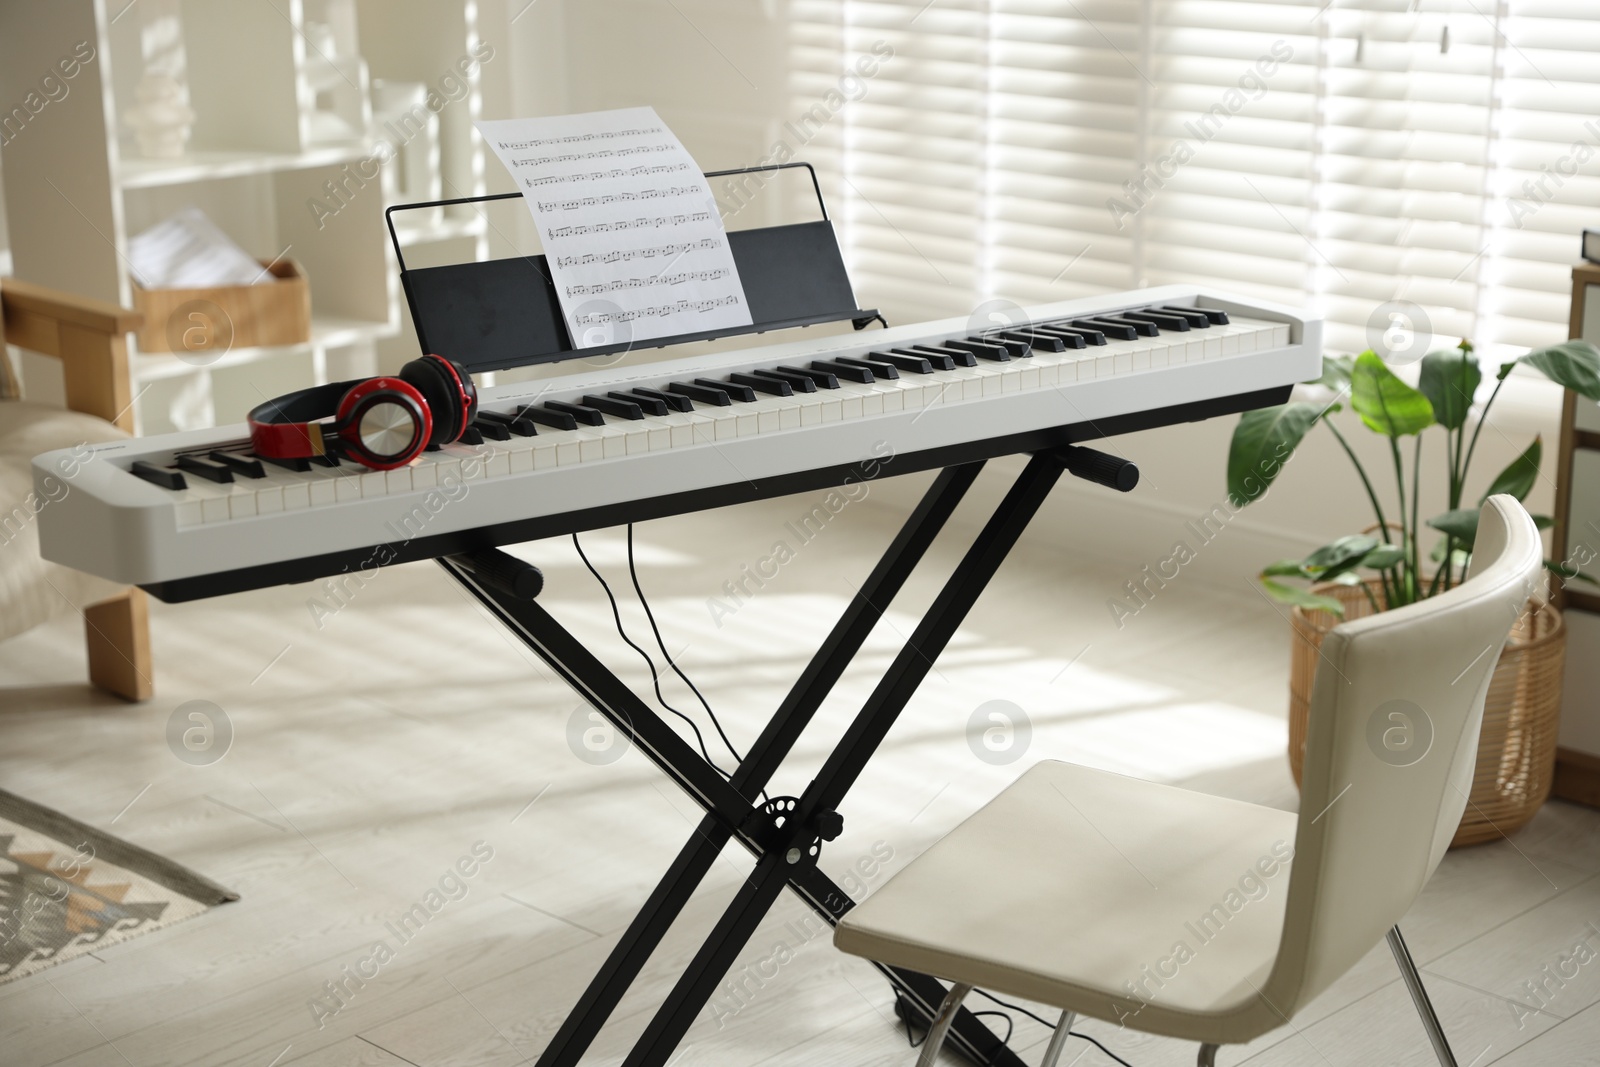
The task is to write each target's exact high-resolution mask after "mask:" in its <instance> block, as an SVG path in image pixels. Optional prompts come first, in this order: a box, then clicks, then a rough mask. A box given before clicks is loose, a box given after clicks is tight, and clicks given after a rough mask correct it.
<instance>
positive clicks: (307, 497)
mask: <svg viewBox="0 0 1600 1067" xmlns="http://www.w3.org/2000/svg"><path fill="white" fill-rule="evenodd" d="M1028 314H1029V324H1028V325H1026V326H1021V327H1016V328H1005V329H992V330H985V331H983V332H981V333H974V332H972V331H971V329H970V328H968V326H967V324H966V322H965V321H964V320H961V319H951V320H946V321H944V322H936V323H924V324H918V325H912V326H902V327H897V328H894V329H889V330H872V331H864V332H861V333H856V334H852V335H849V336H842V337H829V338H823V339H818V340H800V341H792V342H787V343H780V344H775V345H769V346H764V347H757V348H750V349H744V350H741V351H737V352H728V353H722V354H718V355H715V356H700V357H693V358H689V359H678V360H671V361H661V362H655V363H648V364H640V365H636V366H627V365H619V366H614V367H610V368H605V369H599V370H597V369H594V368H585V369H583V370H580V371H577V372H574V373H569V374H566V375H563V376H560V377H554V378H549V379H544V380H541V381H533V382H523V383H517V384H514V385H507V386H500V387H496V388H493V389H486V390H483V391H482V394H483V395H482V399H481V411H480V413H479V415H478V417H477V419H476V420H475V422H474V423H473V425H472V426H471V427H470V428H469V430H468V432H467V434H466V435H465V437H464V439H463V441H462V442H460V443H458V444H454V445H447V446H445V447H443V448H442V449H439V450H436V451H430V452H427V453H424V454H423V455H422V456H421V457H419V458H418V459H417V460H416V461H415V462H414V463H412V464H411V465H409V466H407V467H403V468H400V469H398V470H392V471H371V470H368V469H366V468H364V467H362V466H360V465H358V464H356V463H355V462H354V461H352V460H349V459H345V460H343V461H342V462H341V461H338V460H330V461H329V462H327V463H324V462H322V461H318V460H285V461H272V460H267V459H263V458H261V457H258V456H255V455H254V454H253V453H252V452H251V451H250V446H249V440H248V436H247V434H246V432H245V431H244V429H243V427H239V426H233V427H221V428H217V429H209V430H197V431H192V432H188V433H179V434H170V435H164V436H157V437H149V438H139V439H132V440H127V441H120V442H112V443H109V444H106V445H100V446H96V447H95V448H94V449H93V455H94V461H91V462H89V463H85V464H82V465H81V466H80V468H79V470H78V473H77V475H76V476H75V477H74V479H73V482H72V488H73V490H74V491H72V492H70V493H69V494H68V495H67V496H66V497H64V498H62V499H61V500H60V501H59V502H56V503H52V504H51V506H50V507H49V508H46V509H45V510H44V511H43V512H41V514H40V534H41V546H42V551H43V553H44V555H45V556H46V558H48V559H51V560H54V561H56V562H59V563H64V564H67V565H70V566H73V567H77V568H79V569H81V570H86V571H90V572H92V573H95V574H99V575H102V576H104V577H106V578H110V579H113V580H116V581H121V582H127V583H130V584H147V585H156V586H159V585H160V583H164V582H171V581H175V580H179V579H188V578H194V577H197V576H203V575H210V574H218V573H224V572H231V571H239V570H242V569H246V568H251V567H263V566H268V565H271V564H277V563H283V562H285V561H289V560H295V559H300V558H305V557H313V556H321V555H326V554H329V553H335V552H339V551H341V550H349V549H357V548H363V547H369V546H379V545H392V544H396V543H402V542H406V541H409V540H411V539H413V538H416V537H421V536H432V535H437V534H445V533H452V532H456V531H462V530H473V529H478V528H482V527H489V526H495V525H498V524H502V523H510V522H516V521H518V520H523V519H528V518H532V517H536V516H545V515H556V514H562V513H569V512H579V511H584V510H588V509H593V508H600V507H606V506H608V505H621V504H626V503H627V502H629V501H633V500H641V499H645V498H653V497H660V496H663V495H669V494H676V493H684V492H689V491H694V490H703V489H709V488H712V487H715V486H719V485H728V484H736V483H741V482H748V481H751V480H754V479H769V478H773V477H775V476H781V475H784V474H788V473H790V472H794V471H799V470H805V469H822V468H831V467H838V466H844V465H848V464H852V463H858V462H861V461H863V460H877V461H879V462H881V463H882V465H883V468H884V471H885V473H895V471H896V468H895V465H894V459H893V457H894V456H906V455H909V454H913V453H917V452H921V451H924V450H927V449H933V448H940V447H944V446H958V445H962V444H964V443H972V442H980V441H985V440H990V439H994V438H1003V437H1008V436H1014V435H1017V434H1022V433H1027V432H1030V431H1040V430H1048V429H1051V428H1054V427H1063V426H1083V425H1085V424H1093V423H1094V422H1095V421H1096V420H1104V419H1109V418H1113V417H1116V416H1122V415H1128V414H1132V413H1136V412H1147V411H1154V410H1157V409H1164V408H1174V407H1180V406H1182V405H1185V404H1192V403H1194V402H1198V401H1204V400H1211V399H1217V398H1222V397H1229V396H1237V395H1240V394H1245V393H1251V392H1255V391H1259V390H1264V389H1268V388H1272V387H1278V386H1288V385H1292V384H1293V383H1295V382H1298V381H1302V380H1306V379H1309V378H1313V377H1315V376H1316V375H1317V373H1318V366H1319V364H1320V359H1321V351H1320V339H1321V324H1320V322H1318V321H1316V320H1308V319H1305V318H1304V317H1302V316H1299V315H1297V314H1296V313H1294V312H1293V311H1290V310H1287V309H1283V308H1277V307H1272V306H1268V305H1262V304H1252V303H1250V302H1246V301H1243V300H1238V299H1235V298H1230V297H1225V296H1222V295H1220V294H1214V293H1209V292H1206V291H1201V290H1196V289H1193V288H1185V287H1167V288H1163V289H1150V290H1143V291H1140V292H1137V293H1125V294H1118V295H1115V296H1109V297H1100V298H1091V299H1088V300H1078V301H1068V302H1063V303H1060V304H1054V305H1048V306H1043V307H1038V308H1034V309H1030V311H1029V313H1028ZM1077 436H1078V437H1079V438H1080V439H1081V438H1084V437H1092V436H1098V434H1095V433H1087V434H1082V433H1080V434H1078V435H1077ZM59 455H60V454H58V453H47V454H45V455H43V456H40V457H38V458H37V459H36V460H35V461H34V468H35V478H36V480H38V479H41V478H43V477H45V476H46V475H49V474H51V473H52V472H56V471H57V470H58V467H57V465H56V462H55V459H56V458H57V457H58V456H59ZM886 457H888V458H886ZM902 469H915V468H914V467H912V466H910V465H909V464H905V465H903V466H902ZM41 488H42V487H41ZM156 591H157V592H158V593H159V592H160V589H159V588H157V590H156Z"/></svg>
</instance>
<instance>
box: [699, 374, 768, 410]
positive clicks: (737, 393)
mask: <svg viewBox="0 0 1600 1067" xmlns="http://www.w3.org/2000/svg"><path fill="white" fill-rule="evenodd" d="M694 384H696V385H703V386H705V387H706V388H707V389H721V390H722V391H723V392H724V393H727V394H728V396H730V397H732V398H733V399H734V400H737V401H739V402H740V403H743V404H753V403H755V399H756V391H755V390H754V389H752V388H750V387H749V386H748V385H740V384H739V383H738V382H734V381H718V380H717V379H715V378H696V379H695V380H694Z"/></svg>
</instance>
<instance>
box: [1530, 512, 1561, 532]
mask: <svg viewBox="0 0 1600 1067" xmlns="http://www.w3.org/2000/svg"><path fill="white" fill-rule="evenodd" d="M1528 518H1530V519H1532V520H1533V525H1534V526H1536V527H1537V528H1539V529H1541V530H1548V529H1550V527H1552V526H1554V525H1555V524H1556V520H1554V519H1552V518H1551V517H1550V516H1548V515H1529V516H1528Z"/></svg>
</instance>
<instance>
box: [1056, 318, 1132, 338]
mask: <svg viewBox="0 0 1600 1067" xmlns="http://www.w3.org/2000/svg"><path fill="white" fill-rule="evenodd" d="M1072 325H1074V326H1081V327H1083V328H1084V329H1086V330H1099V331H1100V332H1101V333H1103V334H1105V335H1106V336H1107V337H1109V338H1111V339H1112V340H1113V341H1136V340H1138V338H1139V331H1138V329H1137V328H1136V327H1135V326H1134V325H1133V323H1131V322H1119V321H1118V320H1116V319H1074V320H1073V321H1072ZM1145 325H1146V326H1148V325H1150V324H1149V323H1145Z"/></svg>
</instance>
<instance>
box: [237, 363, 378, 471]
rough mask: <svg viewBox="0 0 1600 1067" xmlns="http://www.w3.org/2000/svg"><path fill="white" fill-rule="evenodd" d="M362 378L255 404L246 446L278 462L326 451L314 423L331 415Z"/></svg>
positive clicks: (251, 413) (331, 383)
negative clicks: (249, 444) (272, 457)
mask: <svg viewBox="0 0 1600 1067" xmlns="http://www.w3.org/2000/svg"><path fill="white" fill-rule="evenodd" d="M365 380H366V379H364V378H357V379H355V380H353V381H348V382H330V383H328V384H327V385H319V386H316V387H314V388H311V389H298V390H296V391H295V392H292V393H285V394H284V395H283V396H280V397H276V398H274V399H272V400H268V401H267V402H266V403H264V404H257V405H256V406H255V407H254V408H252V409H251V411H250V414H249V416H248V419H249V423H250V443H251V444H252V445H253V446H254V447H255V450H256V452H258V453H260V454H262V455H270V456H274V457H277V458H280V459H306V458H309V457H311V456H321V455H325V454H326V453H327V452H328V443H327V441H326V440H325V439H324V437H323V434H322V424H321V423H320V422H319V421H317V420H319V419H325V418H327V417H328V416H329V415H332V414H333V413H334V412H335V411H337V410H338V408H339V401H340V400H342V399H343V398H344V395H345V394H346V393H348V392H349V391H350V390H351V389H354V388H355V387H356V386H357V385H360V384H361V383H362V382H363V381H365Z"/></svg>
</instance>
